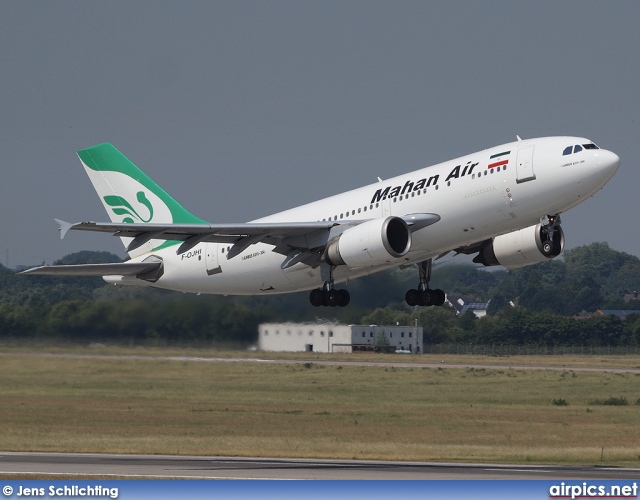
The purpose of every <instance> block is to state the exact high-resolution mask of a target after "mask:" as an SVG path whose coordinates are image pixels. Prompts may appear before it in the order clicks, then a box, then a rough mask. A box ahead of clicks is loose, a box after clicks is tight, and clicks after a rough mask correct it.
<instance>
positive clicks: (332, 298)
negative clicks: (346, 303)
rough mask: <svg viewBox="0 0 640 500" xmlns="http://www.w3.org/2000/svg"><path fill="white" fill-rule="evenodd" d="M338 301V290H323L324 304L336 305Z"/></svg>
mask: <svg viewBox="0 0 640 500" xmlns="http://www.w3.org/2000/svg"><path fill="white" fill-rule="evenodd" d="M339 303H340V292H339V291H338V290H336V289H335V288H332V289H331V290H328V291H326V292H325V296H324V305H325V306H329V307H336V306H337V305H338V304H339Z"/></svg>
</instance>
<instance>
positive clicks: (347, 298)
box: [338, 288, 351, 307]
mask: <svg viewBox="0 0 640 500" xmlns="http://www.w3.org/2000/svg"><path fill="white" fill-rule="evenodd" d="M338 293H339V294H340V301H339V302H338V307H346V306H348V305H349V302H351V295H350V294H349V292H348V291H347V290H345V289H344V288H343V289H342V290H338Z"/></svg>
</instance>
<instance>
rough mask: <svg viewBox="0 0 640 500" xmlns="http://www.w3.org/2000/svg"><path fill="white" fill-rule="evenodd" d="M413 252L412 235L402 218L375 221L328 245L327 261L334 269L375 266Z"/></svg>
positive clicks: (341, 236) (347, 232)
mask: <svg viewBox="0 0 640 500" xmlns="http://www.w3.org/2000/svg"><path fill="white" fill-rule="evenodd" d="M410 248H411V231H409V226H407V223H406V222H405V221H404V220H403V219H401V218H400V217H385V218H381V219H373V220H370V221H367V222H363V223H362V224H358V225H357V226H355V227H352V228H349V229H347V230H346V231H345V232H343V233H342V234H340V235H339V236H337V237H336V238H334V239H333V240H331V241H330V242H329V244H328V245H327V248H326V250H325V253H324V260H325V261H326V262H327V263H328V264H331V265H333V266H339V265H346V266H348V267H351V268H357V267H368V266H375V265H377V264H383V263H385V262H389V261H391V260H392V259H397V258H399V257H403V256H404V255H406V254H407V252H408V251H409V249H410Z"/></svg>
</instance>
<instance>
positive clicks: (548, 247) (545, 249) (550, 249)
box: [542, 240, 556, 257]
mask: <svg viewBox="0 0 640 500" xmlns="http://www.w3.org/2000/svg"><path fill="white" fill-rule="evenodd" d="M555 249H556V246H555V245H554V244H553V241H551V240H545V241H543V242H542V253H543V254H544V255H545V256H547V257H551V256H552V255H554V253H555Z"/></svg>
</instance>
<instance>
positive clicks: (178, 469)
mask: <svg viewBox="0 0 640 500" xmlns="http://www.w3.org/2000/svg"><path fill="white" fill-rule="evenodd" d="M58 475H59V476H66V475H69V476H74V478H77V477H83V478H87V479H90V478H92V477H105V478H109V477H112V478H114V479H116V478H132V479H136V478H137V479H261V480H265V479H280V480H287V479H289V480H296V479H334V480H335V479H337V480H340V479H359V480H372V479H385V480H401V479H413V480H420V479H423V480H424V479H456V480H463V479H517V480H521V479H545V480H553V479H604V480H607V479H608V480H616V479H638V478H640V469H623V468H606V467H559V466H522V465H504V464H463V463H460V464H458V463H424V462H381V461H359V460H358V461H356V460H313V459H275V458H234V457H193V456H171V455H164V456H163V455H101V454H85V453H13V452H0V476H4V477H5V478H16V479H36V478H38V477H39V476H58Z"/></svg>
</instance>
